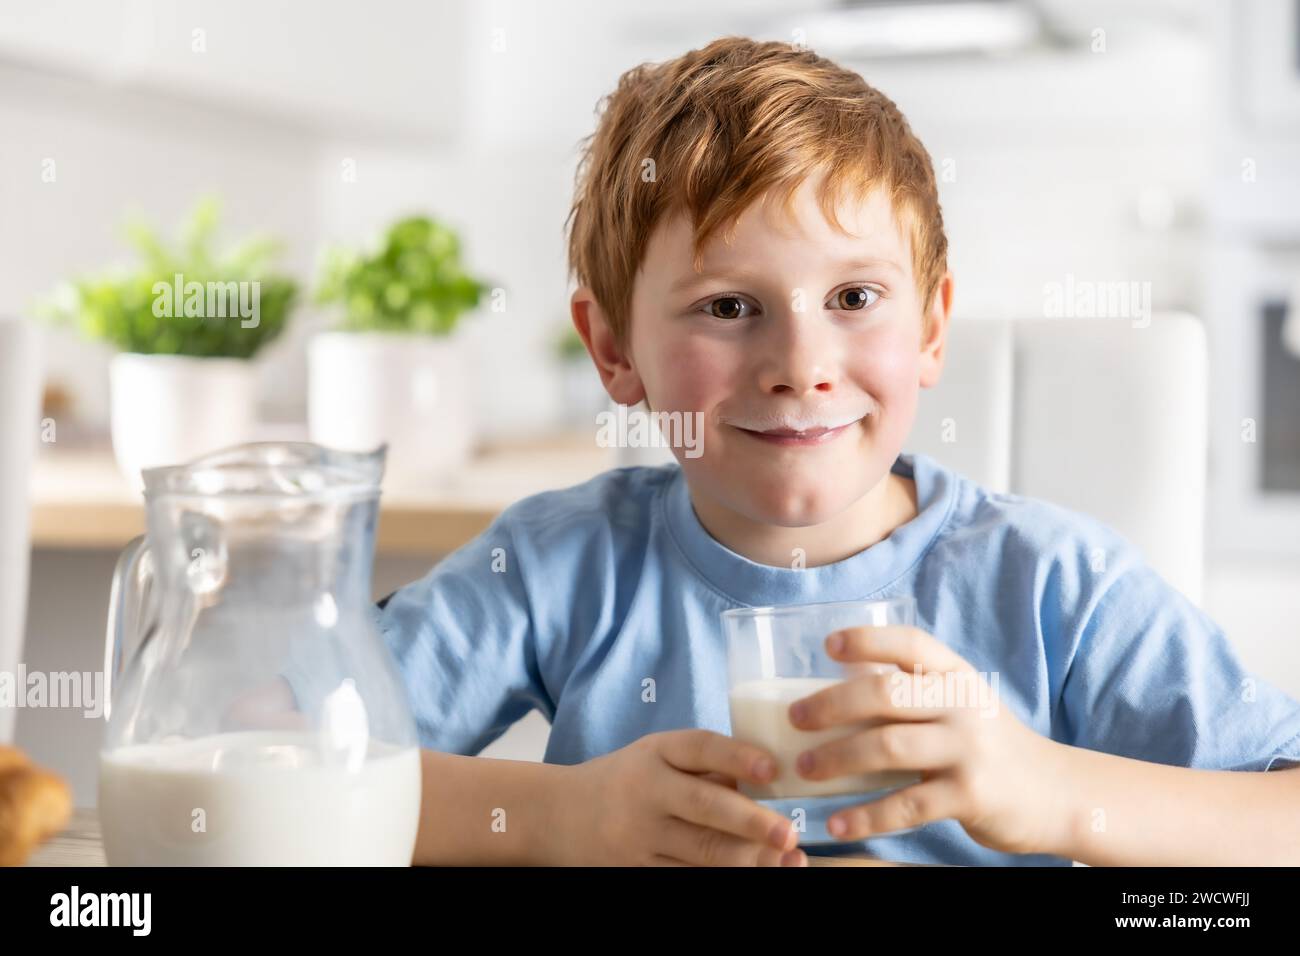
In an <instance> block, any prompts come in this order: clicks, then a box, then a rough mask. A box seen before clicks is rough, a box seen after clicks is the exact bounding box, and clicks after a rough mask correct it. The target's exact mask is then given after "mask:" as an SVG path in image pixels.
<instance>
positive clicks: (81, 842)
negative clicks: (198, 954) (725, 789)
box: [27, 807, 907, 866]
mask: <svg viewBox="0 0 1300 956" xmlns="http://www.w3.org/2000/svg"><path fill="white" fill-rule="evenodd" d="M808 863H809V865H810V866H906V865H907V864H903V863H891V862H890V861H888V860H876V859H873V858H871V857H868V856H865V855H863V856H852V857H850V856H837V857H817V856H810V857H809V858H808ZM105 865H106V864H105V862H104V846H103V842H102V840H101V839H100V834H99V814H98V813H96V812H95V809H94V808H93V807H86V808H82V809H80V810H77V811H76V812H74V813H73V815H72V821H71V823H69V824H68V826H67V828H66V829H65V830H64V831H63V832H62V833H60V834H58V835H57V836H55V837H53V838H52V839H50V840H49V841H48V842H46V843H45V844H44V845H42V846H41V847H40V848H39V849H38V850H37V851H36V852H35V853H33V854H32V856H31V858H30V859H29V860H28V861H27V866H105Z"/></svg>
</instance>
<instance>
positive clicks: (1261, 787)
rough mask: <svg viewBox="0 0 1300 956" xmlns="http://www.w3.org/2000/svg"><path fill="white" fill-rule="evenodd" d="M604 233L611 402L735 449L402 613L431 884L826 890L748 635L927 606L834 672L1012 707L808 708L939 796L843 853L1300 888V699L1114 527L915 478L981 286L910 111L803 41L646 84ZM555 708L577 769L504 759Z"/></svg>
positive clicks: (505, 524) (552, 505)
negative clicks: (947, 683) (899, 598)
mask: <svg viewBox="0 0 1300 956" xmlns="http://www.w3.org/2000/svg"><path fill="white" fill-rule="evenodd" d="M570 218H571V221H572V225H571V235H570V260H571V265H572V268H573V270H574V271H575V272H576V274H577V276H578V280H579V288H578V289H577V290H576V291H575V292H574V294H573V297H572V313H573V320H574V323H575V325H576V326H577V329H578V331H579V332H580V333H581V335H582V338H583V341H584V342H585V343H586V345H587V348H588V350H589V352H590V354H591V356H592V359H593V361H594V362H595V363H596V366H597V368H598V370H599V372H600V376H601V379H602V381H603V382H604V384H605V387H606V389H607V391H608V392H609V394H610V395H611V396H612V397H613V398H614V399H615V400H617V401H618V402H621V403H624V404H627V405H634V404H635V403H637V402H639V401H641V400H643V399H644V400H645V401H646V402H647V404H648V405H649V407H651V408H652V409H654V410H663V411H669V412H681V413H682V414H683V415H686V414H698V415H700V416H701V418H700V419H699V421H700V422H701V423H702V427H703V431H702V438H703V446H702V447H703V454H702V455H699V456H698V457H688V456H686V455H683V454H682V453H681V450H680V449H676V450H675V451H674V454H675V456H676V457H677V459H678V463H677V464H673V465H665V466H661V467H637V468H624V469H616V470H613V471H610V472H607V473H605V474H603V475H600V476H598V477H597V478H594V479H592V480H591V481H589V482H587V483H585V484H582V485H579V486H577V487H573V488H569V489H565V490H562V491H554V492H549V493H546V494H541V495H537V496H534V497H531V498H528V499H525V500H523V501H520V502H518V503H517V504H515V505H513V506H512V507H511V508H509V509H508V510H507V511H506V512H505V513H503V514H502V515H501V516H500V517H499V518H498V519H497V520H496V521H495V522H494V523H493V524H492V526H491V527H490V528H489V529H488V530H487V531H486V532H484V533H483V534H482V535H481V536H480V537H479V538H477V539H475V540H474V541H472V542H470V543H468V544H467V545H465V546H464V547H462V548H461V549H459V550H458V551H456V552H455V553H454V554H452V555H450V556H449V557H447V558H446V559H445V560H444V561H442V562H441V563H439V564H438V565H437V566H436V567H434V568H433V570H432V571H430V572H429V574H428V575H427V576H426V577H425V578H423V579H422V580H420V581H417V582H415V583H413V584H410V585H408V586H406V587H404V588H403V589H401V590H400V591H398V592H397V593H396V594H394V595H392V596H391V599H389V600H388V601H387V602H386V604H385V607H384V610H383V628H384V631H385V634H386V638H387V640H388V642H389V645H390V647H391V649H392V650H393V652H394V654H395V655H396V658H397V660H398V662H399V664H400V667H401V670H402V673H403V677H404V681H405V683H406V686H407V689H408V692H409V695H410V697H411V700H412V702H413V707H414V710H415V714H416V718H417V723H418V726H419V731H420V735H421V743H422V746H423V747H424V748H427V749H426V750H425V751H424V753H423V759H424V808H423V816H422V821H421V829H420V836H419V841H418V846H417V851H416V857H415V859H416V862H447V863H464V862H481V863H489V862H511V863H526V862H540V863H580V864H583V863H585V864H609V863H615V864H621V863H654V864H683V863H685V864H701V863H703V864H738V865H752V864H759V865H778V864H786V865H802V864H804V863H806V862H807V860H806V856H805V853H804V851H803V850H800V849H799V848H797V845H796V844H797V840H798V834H797V833H795V832H794V829H793V827H792V823H791V821H790V820H789V819H787V818H786V817H784V816H783V815H781V814H779V813H777V812H775V811H774V810H772V809H770V808H768V807H764V806H762V805H760V804H757V803H755V802H753V801H751V800H749V799H748V798H747V797H745V796H743V795H741V794H740V793H739V792H738V791H737V790H736V781H738V780H741V779H748V780H753V781H759V780H761V779H763V778H764V776H765V774H770V773H771V772H772V767H771V766H770V764H771V759H770V755H768V754H765V753H763V752H762V751H761V750H758V749H756V748H754V747H751V746H747V745H743V744H740V743H738V742H736V741H733V740H732V739H731V738H730V737H728V736H727V733H728V731H729V717H728V710H727V677H726V664H725V648H724V646H723V642H722V635H721V627H720V622H719V614H720V612H721V611H723V610H725V609H727V608H730V607H738V606H745V605H754V606H756V605H781V604H797V603H812V602H824V601H843V600H857V599H869V598H878V597H889V596H894V595H900V594H910V595H913V596H914V597H915V598H916V601H917V627H916V628H915V629H905V628H872V629H867V628H862V629H854V630H851V631H847V632H843V633H840V634H836V635H828V644H827V647H828V650H829V652H830V653H831V655H832V656H833V657H835V658H838V659H840V660H843V661H886V662H892V663H895V664H897V665H898V666H899V668H901V669H902V671H904V672H905V673H907V674H909V675H915V674H916V673H917V672H918V671H919V672H920V673H921V674H933V675H942V674H945V673H951V672H967V671H972V670H973V671H975V672H977V673H978V674H997V675H999V676H1000V681H999V686H998V690H999V694H1000V703H1001V706H1000V707H999V708H998V709H997V713H996V716H994V717H993V718H992V719H990V718H989V717H988V715H986V714H980V713H976V712H975V711H973V710H972V709H970V708H969V707H965V708H963V707H956V706H925V707H922V706H903V705H902V704H899V703H896V702H895V701H894V699H893V698H892V697H891V693H890V690H891V687H890V684H889V682H888V678H886V677H885V676H882V675H875V676H866V677H858V678H854V679H851V680H846V681H845V682H843V683H841V684H840V685H838V686H836V687H834V688H831V689H828V690H824V691H822V692H820V693H818V694H816V695H814V696H812V697H809V698H805V699H804V700H803V701H802V702H798V703H796V704H795V705H794V707H792V710H791V719H792V721H793V722H794V723H795V724H796V726H800V727H805V728H808V729H814V728H826V727H832V726H835V725H837V724H841V723H853V722H858V721H862V720H864V719H867V718H883V722H882V723H881V724H880V725H879V726H877V727H873V729H871V730H867V731H862V732H859V733H856V734H853V735H851V736H849V737H847V738H845V739H844V740H842V741H838V742H836V743H833V744H830V745H826V746H824V747H822V748H820V749H818V750H815V751H813V752H811V754H810V756H809V757H807V758H805V759H806V760H807V762H806V763H804V762H803V761H801V763H800V765H799V766H798V767H797V768H796V770H797V772H798V773H801V774H804V775H805V776H807V777H809V778H811V779H826V778H829V777H834V776H840V775H845V774H850V773H857V772H863V771H868V770H885V769H898V770H904V769H906V770H915V771H919V772H921V774H922V782H921V783H919V784H916V785H912V786H910V787H906V788H903V789H901V790H898V791H895V792H893V793H891V794H888V795H886V796H884V797H882V798H880V799H878V800H875V801H873V802H871V803H869V804H864V805H862V806H861V807H857V808H850V809H847V810H842V811H837V812H836V813H835V814H834V815H833V816H831V817H830V818H829V819H828V820H819V821H809V824H810V828H818V829H820V828H823V827H824V828H825V830H826V831H827V832H829V833H831V834H833V835H834V837H835V838H836V839H837V840H839V841H841V843H840V844H838V845H839V846H840V847H849V848H851V849H853V850H859V851H860V850H862V849H864V848H865V849H866V850H868V851H870V852H872V853H874V854H876V855H878V856H881V857H883V858H886V859H894V860H906V861H915V862H931V863H957V864H1005V863H1031V864H1067V863H1068V862H1069V860H1071V859H1075V860H1080V861H1082V862H1085V863H1090V864H1149V865H1174V864H1186V863H1208V864H1226V863H1246V864H1267V863H1291V864H1297V863H1300V768H1296V766H1295V765H1296V764H1297V763H1300V704H1297V702H1296V701H1294V700H1291V699H1290V698H1288V697H1286V696H1285V695H1283V694H1282V693H1281V692H1280V691H1278V690H1277V689H1275V688H1273V687H1270V686H1269V685H1267V684H1265V683H1263V682H1259V681H1255V680H1254V679H1253V678H1250V677H1249V676H1248V675H1247V674H1246V673H1245V672H1244V671H1243V670H1242V666H1241V664H1240V663H1239V661H1238V659H1237V657H1236V656H1235V655H1234V652H1233V650H1232V649H1231V647H1230V645H1229V644H1228V642H1227V640H1226V639H1225V637H1224V635H1223V634H1222V632H1221V631H1220V630H1219V629H1218V628H1217V627H1216V626H1215V624H1214V623H1213V622H1212V621H1211V620H1210V619H1209V618H1207V617H1206V616H1205V615H1204V614H1203V613H1202V612H1200V611H1199V610H1198V609H1197V608H1195V607H1194V606H1193V605H1191V604H1190V603H1189V602H1188V601H1187V600H1185V599H1184V598H1183V597H1182V596H1181V595H1180V594H1179V593H1177V592H1176V591H1175V590H1174V589H1172V588H1171V587H1170V586H1169V585H1167V584H1166V583H1165V582H1164V581H1163V580H1162V579H1161V578H1160V577H1159V576H1158V575H1156V574H1155V573H1154V572H1153V571H1152V570H1151V569H1150V568H1148V567H1147V566H1145V565H1144V564H1143V563H1142V561H1141V558H1140V556H1139V555H1138V554H1137V553H1136V552H1135V549H1133V548H1132V547H1131V546H1130V545H1128V544H1127V543H1126V542H1125V541H1124V540H1123V539H1121V538H1120V537H1118V536H1117V535H1116V534H1114V533H1113V532H1111V531H1109V530H1108V529H1107V528H1105V527H1103V526H1101V525H1100V524H1098V523H1097V522H1095V521H1092V520H1090V519H1088V518H1086V517H1084V516H1082V515H1078V514H1074V513H1071V512H1068V511H1066V510H1064V509H1061V508H1057V507H1054V506H1051V505H1048V504H1045V503H1041V502H1036V501H1033V500H1028V499H1024V498H1019V497H1016V496H1009V495H993V494H990V493H989V492H987V491H985V490H984V489H982V488H980V487H978V486H976V485H974V484H973V483H972V482H970V481H969V480H967V479H965V478H963V477H961V476H959V475H957V474H954V473H953V472H951V471H949V470H947V469H945V468H944V467H943V466H942V465H941V464H940V463H938V462H937V461H934V460H931V459H928V458H926V457H925V456H922V455H909V454H900V450H901V448H902V446H903V443H904V441H905V439H906V437H907V435H908V432H909V430H910V428H911V426H912V423H913V419H914V414H915V408H916V401H917V394H918V389H919V388H924V387H929V386H932V385H934V384H935V383H936V382H937V381H938V380H939V375H940V371H941V369H942V365H943V358H944V344H945V336H946V331H947V326H948V319H949V312H950V307H951V302H952V292H953V282H952V277H951V275H950V274H949V273H948V272H947V267H946V261H947V255H946V252H947V250H946V240H945V238H944V233H943V222H942V218H941V215H940V209H939V203H938V197H937V193H936V188H935V182H934V176H933V171H932V167H931V163H930V158H929V156H928V154H927V153H926V151H925V149H924V148H923V147H922V145H921V144H920V143H919V142H918V141H917V140H916V138H915V137H914V136H913V134H912V133H911V131H910V129H909V127H908V125H907V123H906V121H905V120H904V118H903V117H902V115H901V114H900V113H899V111H898V110H897V108H896V107H895V106H894V104H893V103H892V102H891V101H889V100H888V99H887V98H886V97H884V96H883V95H882V94H880V93H879V92H877V91H876V90H874V89H872V88H871V87H869V86H868V85H867V84H866V83H865V82H863V80H862V79H861V78H860V77H859V76H858V75H857V74H855V73H852V72H850V71H847V70H843V69H841V68H839V67H837V66H836V65H835V64H833V63H831V62H829V61H827V60H825V59H823V58H821V57H818V56H816V55H815V54H813V53H811V52H807V51H800V50H796V49H792V48H790V47H789V46H787V45H784V44H780V43H758V42H754V41H751V40H747V39H742V38H725V39H721V40H718V41H716V42H714V43H711V44H709V45H708V46H707V47H705V48H703V49H700V50H695V51H692V52H690V53H687V54H686V55H684V56H682V57H680V58H678V59H676V60H673V61H670V62H667V63H664V64H660V65H651V64H647V65H643V66H640V67H638V68H636V69H633V70H631V71H629V72H628V73H627V74H625V75H624V76H623V77H622V79H621V80H620V82H619V84H618V87H617V89H616V90H615V92H614V93H613V94H612V95H611V96H610V97H608V98H607V100H606V102H605V105H604V111H603V116H602V117H601V120H600V123H599V126H598V128H597V130H596V131H595V133H594V134H593V136H592V137H591V139H590V141H589V143H588V144H587V148H586V154H585V157H584V161H583V163H582V165H581V166H580V168H579V175H578V183H577V194H576V197H575V202H574V205H573V211H572V214H571V217H570ZM1097 548H1101V549H1102V550H1103V552H1104V554H1105V555H1106V561H1105V562H1104V566H1105V567H1104V570H1101V571H1095V570H1093V569H1092V568H1093V561H1092V556H1093V554H1094V553H1095V549H1097ZM836 640H838V642H839V643H838V644H836V643H832V642H833V641H836ZM913 679H915V677H914V678H913ZM801 705H802V706H801ZM533 708H538V709H540V710H541V711H542V712H543V713H544V714H545V715H546V716H547V717H548V718H549V719H550V721H551V725H552V729H551V736H550V741H549V744H548V746H547V751H546V758H545V762H544V763H542V764H531V763H525V762H515V761H494V760H480V759H475V758H474V757H473V756H469V755H473V754H477V753H478V752H479V751H480V750H481V749H482V748H483V747H484V746H486V745H487V744H488V743H490V742H491V741H492V740H494V739H495V738H496V737H498V736H499V735H500V734H501V733H502V732H504V731H505V730H506V729H507V728H508V727H509V726H510V725H511V724H512V723H514V722H515V721H516V720H518V719H519V718H520V717H522V716H524V715H525V714H526V713H527V712H528V711H529V710H531V709H533ZM1270 768H1272V769H1275V770H1277V771H1278V772H1273V773H1267V774H1266V773H1254V772H1236V773H1234V772H1229V771H1263V770H1266V769H1270ZM787 769H788V768H787ZM500 811H504V819H505V821H506V826H505V827H504V829H503V828H501V827H500V826H496V827H494V826H493V822H494V820H496V819H499V818H501V814H500ZM899 831H907V832H899ZM809 851H810V852H818V850H816V849H813V848H810V850H809Z"/></svg>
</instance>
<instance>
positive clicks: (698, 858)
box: [661, 818, 785, 866]
mask: <svg viewBox="0 0 1300 956" xmlns="http://www.w3.org/2000/svg"><path fill="white" fill-rule="evenodd" d="M662 846H663V849H662V851H661V852H662V854H663V855H664V856H667V857H670V858H673V859H677V860H682V861H684V862H686V863H690V864H694V865H696V866H780V865H781V859H782V857H783V856H784V855H785V851H783V850H778V849H777V848H776V847H773V846H764V845H763V844H761V843H754V842H751V841H749V840H743V839H741V838H740V837H737V836H734V835H732V834H730V833H724V832H721V831H719V830H713V829H710V828H709V827H704V826H697V825H696V824H694V823H690V822H688V821H686V820H678V819H673V818H669V819H668V820H667V821H666V822H665V827H664V833H663V844H662Z"/></svg>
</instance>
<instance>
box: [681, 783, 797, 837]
mask: <svg viewBox="0 0 1300 956" xmlns="http://www.w3.org/2000/svg"><path fill="white" fill-rule="evenodd" d="M667 810H668V812H669V813H670V814H672V815H673V816H674V817H680V818H681V819H682V820H685V821H687V822H688V823H694V824H698V825H699V826H702V827H707V828H709V829H713V830H721V831H723V832H725V833H729V834H732V835H734V836H735V837H737V838H739V839H742V840H745V841H748V842H752V843H758V844H766V845H768V846H771V847H773V848H780V849H784V850H789V849H793V847H794V845H795V843H797V842H798V834H796V833H795V830H794V827H793V826H792V825H791V823H790V821H789V820H788V819H786V818H785V817H783V816H782V815H781V814H779V813H777V812H776V811H775V810H768V809H767V808H766V807H761V806H759V805H758V804H757V803H755V802H754V801H753V800H751V799H749V797H746V796H745V795H743V794H740V793H737V792H736V791H735V790H729V789H727V788H726V787H720V786H718V785H716V784H713V783H710V782H708V781H706V780H700V779H698V778H695V777H691V776H687V775H677V778H676V780H675V781H674V782H673V783H672V785H671V789H670V791H669V793H668V802H667Z"/></svg>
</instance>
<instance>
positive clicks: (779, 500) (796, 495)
mask: <svg viewBox="0 0 1300 956" xmlns="http://www.w3.org/2000/svg"><path fill="white" fill-rule="evenodd" d="M733 488H734V489H735V491H733V495H734V496H735V497H738V498H741V499H742V500H741V501H737V502H736V505H737V506H739V507H740V508H741V509H742V510H744V511H746V512H748V515H749V518H750V519H751V520H753V521H758V522H762V523H763V524H768V525H773V526H775V527H780V528H810V527H814V526H816V525H821V524H825V523H826V522H828V521H833V520H834V519H835V518H836V517H838V516H839V515H841V514H843V513H844V512H845V510H847V509H848V508H849V506H851V505H852V504H853V503H854V502H855V501H857V500H858V499H859V498H860V497H861V496H862V494H865V490H863V491H861V492H859V493H857V494H855V493H854V489H849V488H846V487H845V486H843V485H831V484H828V482H827V481H826V478H825V476H824V475H823V476H821V477H820V478H818V479H816V480H810V481H806V482H804V481H790V480H789V479H787V480H786V481H785V482H784V483H779V484H768V483H766V482H763V483H758V484H756V483H754V482H753V480H752V479H751V481H750V482H749V483H748V484H747V486H746V487H745V488H744V490H741V489H739V488H736V486H733ZM736 492H739V494H737V493H736Z"/></svg>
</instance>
